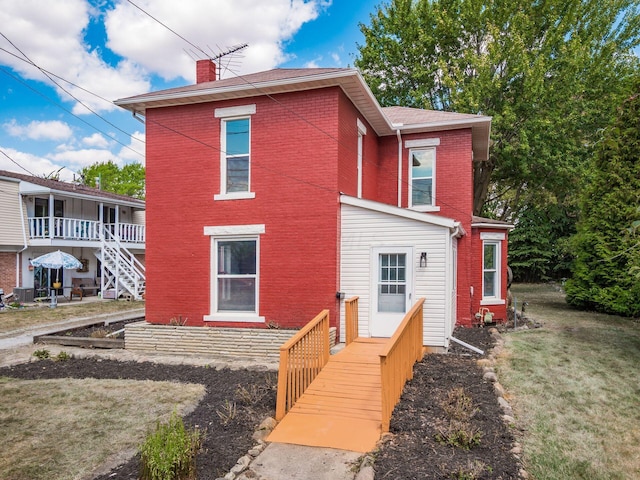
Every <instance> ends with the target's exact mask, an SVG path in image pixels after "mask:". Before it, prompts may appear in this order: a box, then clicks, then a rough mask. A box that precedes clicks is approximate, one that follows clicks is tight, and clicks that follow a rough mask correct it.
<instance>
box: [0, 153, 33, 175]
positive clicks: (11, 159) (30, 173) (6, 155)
mask: <svg viewBox="0 0 640 480" xmlns="http://www.w3.org/2000/svg"><path fill="white" fill-rule="evenodd" d="M0 153H1V154H2V155H4V156H5V157H7V158H8V159H9V160H10V161H11V162H13V163H15V164H16V165H17V166H18V167H20V168H21V169H22V170H24V171H25V172H27V173H28V174H29V175H31V176H32V177H35V175H34V174H33V173H32V172H30V171H29V170H27V169H26V168H25V167H23V166H22V165H20V164H19V163H18V162H16V161H15V160H14V159H13V158H11V157H10V156H9V155H8V154H7V153H6V152H5V151H4V150H2V149H0Z"/></svg>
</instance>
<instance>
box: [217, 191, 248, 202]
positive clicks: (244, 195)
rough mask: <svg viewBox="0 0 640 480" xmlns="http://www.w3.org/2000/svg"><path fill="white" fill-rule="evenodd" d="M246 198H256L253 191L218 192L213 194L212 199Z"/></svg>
mask: <svg viewBox="0 0 640 480" xmlns="http://www.w3.org/2000/svg"><path fill="white" fill-rule="evenodd" d="M248 198H256V194H255V192H232V193H219V194H216V195H214V196H213V199H214V200H243V199H248Z"/></svg>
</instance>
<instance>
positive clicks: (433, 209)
mask: <svg viewBox="0 0 640 480" xmlns="http://www.w3.org/2000/svg"><path fill="white" fill-rule="evenodd" d="M410 141H411V140H407V141H406V142H405V145H406V144H407V143H408V142H410ZM415 141H417V140H415ZM438 143H440V139H438ZM414 150H433V169H432V171H431V205H413V168H412V167H413V165H412V164H411V156H412V155H413V151H414ZM437 164H438V155H437V151H436V148H435V146H428V147H420V148H412V149H411V150H409V176H408V178H409V198H408V200H409V208H410V209H411V210H415V211H416V212H439V211H440V207H439V206H437V205H436V168H437Z"/></svg>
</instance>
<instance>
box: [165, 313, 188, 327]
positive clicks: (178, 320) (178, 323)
mask: <svg viewBox="0 0 640 480" xmlns="http://www.w3.org/2000/svg"><path fill="white" fill-rule="evenodd" d="M188 321H189V319H188V318H187V317H185V318H182V315H178V316H177V317H173V318H170V319H169V325H171V326H172V327H184V326H185V325H186V324H187V322H188Z"/></svg>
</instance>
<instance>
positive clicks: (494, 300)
mask: <svg viewBox="0 0 640 480" xmlns="http://www.w3.org/2000/svg"><path fill="white" fill-rule="evenodd" d="M504 304H505V301H504V300H503V299H501V298H484V299H482V300H481V301H480V305H504Z"/></svg>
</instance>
